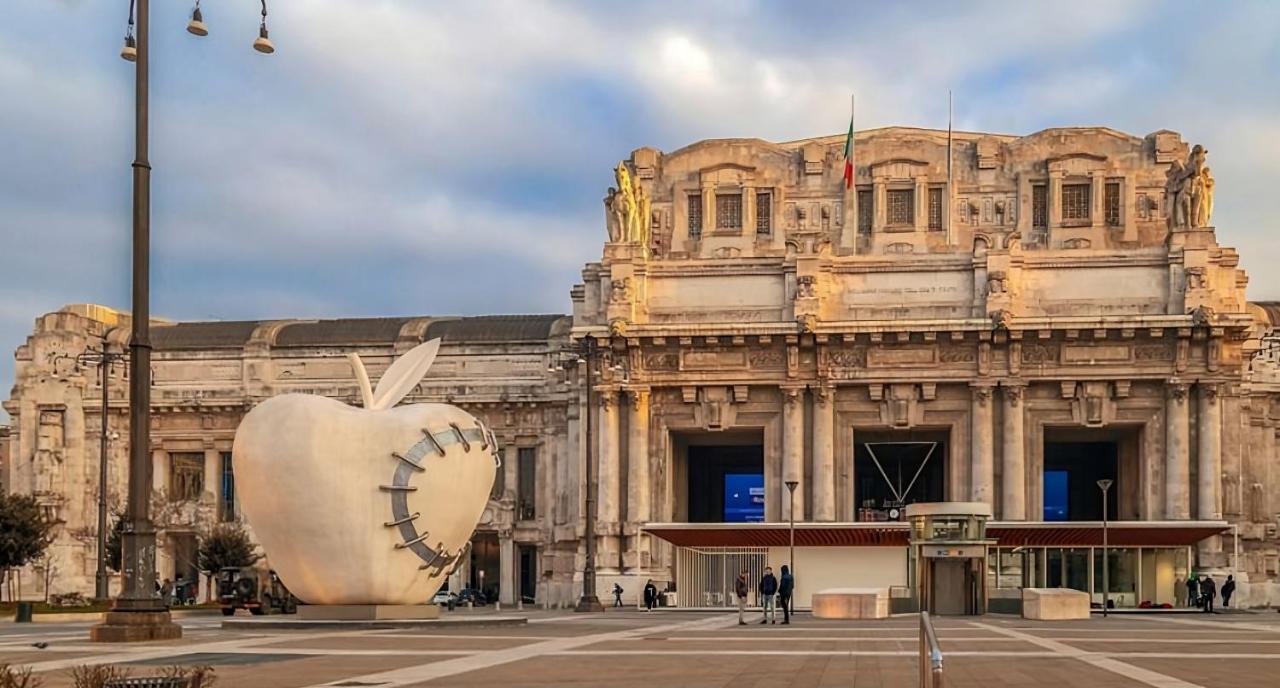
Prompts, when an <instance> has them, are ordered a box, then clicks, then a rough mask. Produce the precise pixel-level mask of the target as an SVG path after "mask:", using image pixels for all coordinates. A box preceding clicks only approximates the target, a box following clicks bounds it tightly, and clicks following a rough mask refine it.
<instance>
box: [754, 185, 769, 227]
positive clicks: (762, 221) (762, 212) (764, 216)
mask: <svg viewBox="0 0 1280 688" xmlns="http://www.w3.org/2000/svg"><path fill="white" fill-rule="evenodd" d="M772 219H773V194H771V193H769V192H768V191H760V192H757V193H756V234H769V233H770V232H771V231H773V226H772V224H771V222H772Z"/></svg>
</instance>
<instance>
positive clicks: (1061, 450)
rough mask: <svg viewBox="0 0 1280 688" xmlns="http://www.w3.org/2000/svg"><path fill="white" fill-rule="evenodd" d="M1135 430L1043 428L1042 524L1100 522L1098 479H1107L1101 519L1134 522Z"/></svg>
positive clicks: (1138, 468)
mask: <svg viewBox="0 0 1280 688" xmlns="http://www.w3.org/2000/svg"><path fill="white" fill-rule="evenodd" d="M1139 436H1140V428H1138V427H1125V426H1121V427H1108V428H1045V432H1044V465H1043V467H1044V470H1043V472H1042V476H1041V494H1042V496H1043V501H1042V504H1043V512H1042V515H1041V518H1042V520H1045V521H1101V520H1102V515H1103V513H1102V490H1101V489H1100V488H1099V487H1098V481H1099V480H1111V481H1113V487H1112V488H1111V489H1110V490H1109V491H1108V493H1107V517H1108V518H1109V519H1111V520H1116V521H1123V520H1136V519H1139V518H1140V508H1141V504H1140V502H1141V495H1140V492H1141V491H1140V489H1139V484H1140V481H1139V479H1138V476H1139V475H1140V471H1141V456H1140V452H1139Z"/></svg>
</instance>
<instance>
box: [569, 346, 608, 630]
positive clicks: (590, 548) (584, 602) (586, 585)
mask: <svg viewBox="0 0 1280 688" xmlns="http://www.w3.org/2000/svg"><path fill="white" fill-rule="evenodd" d="M581 351H582V358H583V359H585V361H584V362H585V364H586V387H587V390H586V396H587V424H586V433H585V434H586V442H587V447H586V460H587V465H586V473H585V476H586V493H587V494H586V503H587V513H586V533H585V534H584V537H586V539H587V542H586V545H587V547H586V556H587V561H586V564H585V565H584V566H583V568H582V597H581V598H579V599H578V606H577V607H575V608H574V611H576V612H602V611H604V606H603V605H602V604H600V598H599V597H597V596H596V494H595V489H596V485H595V470H594V466H593V464H594V461H595V454H596V452H595V443H594V442H593V441H592V433H591V417H592V416H593V415H595V409H594V408H593V406H592V398H591V397H592V395H591V387H592V382H593V381H592V365H591V362H592V360H594V359H595V357H596V340H595V338H594V337H586V338H584V339H583V340H582V348H581Z"/></svg>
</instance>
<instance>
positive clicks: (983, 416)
mask: <svg viewBox="0 0 1280 688" xmlns="http://www.w3.org/2000/svg"><path fill="white" fill-rule="evenodd" d="M970 390H971V391H972V392H973V404H972V405H971V406H970V412H969V417H970V420H971V421H972V423H971V426H970V430H969V447H970V452H969V466H970V470H969V481H970V490H969V498H970V499H971V500H972V501H975V502H985V503H987V504H993V505H994V503H995V498H996V496H995V481H996V477H995V458H994V457H993V456H992V454H993V451H992V450H993V441H992V437H991V434H992V425H993V423H992V420H991V386H990V385H973V386H972V387H971V388H970Z"/></svg>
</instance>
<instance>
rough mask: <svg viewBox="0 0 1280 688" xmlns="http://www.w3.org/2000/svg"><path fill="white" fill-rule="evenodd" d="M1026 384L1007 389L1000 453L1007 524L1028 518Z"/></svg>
mask: <svg viewBox="0 0 1280 688" xmlns="http://www.w3.org/2000/svg"><path fill="white" fill-rule="evenodd" d="M1025 392H1026V387H1025V385H1021V384H1014V385H1007V386H1005V387H1004V428H1003V432H1002V433H1001V439H1002V440H1003V445H1002V449H1003V451H1002V452H1001V460H1002V462H1001V465H1000V468H1001V471H1000V472H1001V482H1000V488H1001V492H1000V496H1001V502H1002V507H1001V511H1000V517H1001V518H1002V519H1003V520H1006V521H1023V520H1026V518H1027V453H1026V440H1025V433H1024V431H1023V422H1024V421H1023V405H1022V398H1023V394H1024V393H1025Z"/></svg>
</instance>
